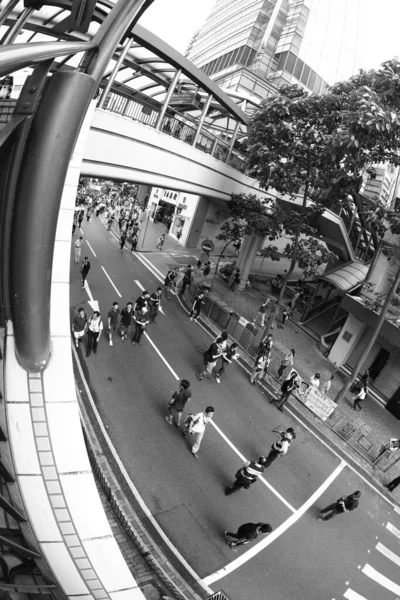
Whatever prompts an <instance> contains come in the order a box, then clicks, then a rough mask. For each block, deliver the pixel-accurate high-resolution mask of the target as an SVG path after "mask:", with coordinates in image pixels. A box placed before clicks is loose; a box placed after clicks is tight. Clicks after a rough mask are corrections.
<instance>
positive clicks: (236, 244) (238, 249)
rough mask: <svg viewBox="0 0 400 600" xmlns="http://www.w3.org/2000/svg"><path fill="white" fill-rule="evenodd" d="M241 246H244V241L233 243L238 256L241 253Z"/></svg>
mask: <svg viewBox="0 0 400 600" xmlns="http://www.w3.org/2000/svg"><path fill="white" fill-rule="evenodd" d="M241 245H242V241H241V240H235V241H234V242H233V247H234V248H235V252H236V254H239V252H240V246H241Z"/></svg>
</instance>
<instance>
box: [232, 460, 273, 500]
mask: <svg viewBox="0 0 400 600" xmlns="http://www.w3.org/2000/svg"><path fill="white" fill-rule="evenodd" d="M266 462H267V459H266V458H265V456H260V458H258V459H257V460H252V461H250V460H248V461H246V462H245V464H244V465H243V467H241V468H240V469H239V471H237V472H236V474H235V478H236V479H235V482H234V484H233V485H232V487H227V488H225V496H230V495H231V494H234V493H235V492H237V491H239V490H241V489H242V488H244V489H245V490H248V489H249V488H250V486H251V485H253V483H255V482H256V481H257V479H258V478H259V477H260V475H262V474H263V473H264V470H265V468H264V465H265V463H266Z"/></svg>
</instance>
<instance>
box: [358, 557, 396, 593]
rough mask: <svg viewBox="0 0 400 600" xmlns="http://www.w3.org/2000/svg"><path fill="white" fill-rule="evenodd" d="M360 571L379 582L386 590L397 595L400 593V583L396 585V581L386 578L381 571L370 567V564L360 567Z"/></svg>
mask: <svg viewBox="0 0 400 600" xmlns="http://www.w3.org/2000/svg"><path fill="white" fill-rule="evenodd" d="M362 572H363V573H364V575H367V577H370V578H371V579H373V580H374V581H376V583H379V585H381V586H382V587H384V588H386V589H387V590H389V591H391V592H393V593H394V594H397V595H399V594H400V585H397V583H394V581H392V580H391V579H388V578H387V577H385V576H384V575H382V573H379V571H377V570H376V569H374V568H373V567H371V565H368V564H367V565H365V567H364V568H363V569H362Z"/></svg>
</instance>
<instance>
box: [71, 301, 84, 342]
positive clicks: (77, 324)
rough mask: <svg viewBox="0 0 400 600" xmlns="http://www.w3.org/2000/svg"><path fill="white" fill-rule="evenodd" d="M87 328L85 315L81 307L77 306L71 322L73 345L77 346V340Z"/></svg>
mask: <svg viewBox="0 0 400 600" xmlns="http://www.w3.org/2000/svg"><path fill="white" fill-rule="evenodd" d="M86 329H87V317H86V314H85V311H84V310H83V308H78V312H77V314H76V316H75V318H74V321H73V323H72V335H73V336H74V340H75V346H76V348H79V342H80V340H81V339H82V338H83V336H84V335H85V333H86Z"/></svg>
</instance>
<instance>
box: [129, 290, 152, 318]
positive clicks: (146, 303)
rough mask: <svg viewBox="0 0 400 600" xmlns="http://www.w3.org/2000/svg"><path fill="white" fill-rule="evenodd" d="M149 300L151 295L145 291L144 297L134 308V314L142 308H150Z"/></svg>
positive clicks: (141, 297) (138, 300)
mask: <svg viewBox="0 0 400 600" xmlns="http://www.w3.org/2000/svg"><path fill="white" fill-rule="evenodd" d="M149 299H150V294H149V292H148V291H147V290H143V292H142V295H141V296H139V298H137V299H136V302H135V306H134V307H133V310H134V312H135V313H136V312H137V311H138V310H141V309H142V308H147V309H148V308H149Z"/></svg>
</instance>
